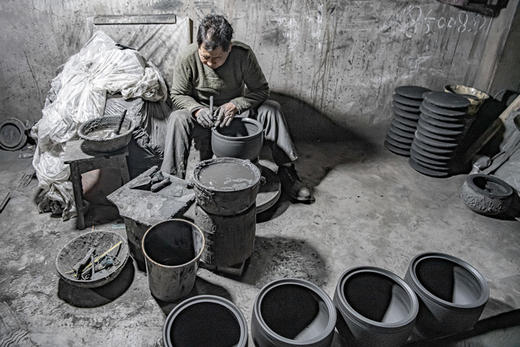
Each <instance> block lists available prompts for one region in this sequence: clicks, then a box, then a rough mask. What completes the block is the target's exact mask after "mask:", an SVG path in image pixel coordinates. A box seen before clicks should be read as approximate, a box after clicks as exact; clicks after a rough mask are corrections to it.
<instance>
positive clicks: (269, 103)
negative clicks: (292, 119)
mask: <svg viewBox="0 0 520 347" xmlns="http://www.w3.org/2000/svg"><path fill="white" fill-rule="evenodd" d="M262 109H263V110H265V111H266V112H273V113H280V112H281V110H282V106H281V105H280V103H279V102H278V101H275V100H272V99H267V100H266V101H264V103H263V104H262V105H260V107H259V108H258V111H259V112H260V111H261V110H262Z"/></svg>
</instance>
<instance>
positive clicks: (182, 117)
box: [168, 110, 191, 127]
mask: <svg viewBox="0 0 520 347" xmlns="http://www.w3.org/2000/svg"><path fill="white" fill-rule="evenodd" d="M190 117H191V114H190V111H188V110H176V111H173V112H172V113H170V116H169V117H168V125H170V126H179V125H180V126H183V127H186V126H188V125H189V124H190Z"/></svg>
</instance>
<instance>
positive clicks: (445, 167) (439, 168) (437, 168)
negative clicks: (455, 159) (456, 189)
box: [410, 153, 450, 171]
mask: <svg viewBox="0 0 520 347" xmlns="http://www.w3.org/2000/svg"><path fill="white" fill-rule="evenodd" d="M410 158H413V160H415V162H416V163H417V164H419V165H421V166H423V167H425V168H428V169H431V170H435V171H448V170H449V169H450V167H449V166H448V165H447V164H445V165H432V164H428V163H426V162H424V161H422V160H421V159H419V158H418V157H417V156H416V155H414V154H411V153H410Z"/></svg>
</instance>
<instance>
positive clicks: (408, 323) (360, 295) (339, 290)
mask: <svg viewBox="0 0 520 347" xmlns="http://www.w3.org/2000/svg"><path fill="white" fill-rule="evenodd" d="M334 304H335V306H336V308H337V309H338V312H339V313H340V315H339V316H338V323H337V325H336V327H337V329H338V332H339V333H340V335H341V336H342V337H343V338H345V340H346V341H347V343H348V346H400V345H402V344H403V343H404V342H405V341H406V340H407V339H408V337H409V336H410V335H411V333H412V329H413V327H414V323H415V319H416V317H417V313H418V311H419V302H418V300H417V297H416V295H415V293H414V292H413V290H412V289H411V288H410V286H409V285H407V284H406V283H405V282H404V281H403V280H402V279H401V278H399V277H398V276H397V275H396V274H394V273H392V272H390V271H387V270H384V269H380V268H376V267H371V266H363V267H356V268H352V269H349V270H347V271H345V272H344V273H343V274H342V275H341V277H340V279H339V281H338V284H337V286H336V291H335V292H334Z"/></svg>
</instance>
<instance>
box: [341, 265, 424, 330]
mask: <svg viewBox="0 0 520 347" xmlns="http://www.w3.org/2000/svg"><path fill="white" fill-rule="evenodd" d="M360 273H373V274H378V275H382V276H384V277H386V278H388V279H390V280H391V281H393V282H394V283H395V284H396V285H398V286H399V287H401V288H402V289H403V290H404V291H405V293H406V294H407V296H408V297H409V298H410V301H411V308H410V312H409V314H408V317H407V318H405V319H403V320H400V321H397V322H392V323H383V322H379V321H375V320H372V319H370V318H367V317H365V316H363V315H362V314H360V313H359V312H357V311H356V310H355V309H354V308H353V307H352V306H351V305H350V304H349V303H348V301H347V298H346V297H345V292H344V290H343V288H344V287H345V284H346V282H347V280H349V279H350V278H352V277H353V276H355V275H357V274H360ZM336 295H337V297H338V300H339V301H340V303H341V304H342V305H343V306H344V307H345V308H346V313H347V314H349V315H352V316H353V318H355V320H357V323H358V324H359V322H365V323H369V324H371V325H373V326H375V327H377V328H379V329H381V328H382V329H396V330H398V329H403V328H406V327H408V325H409V324H411V323H413V321H415V319H416V318H417V314H418V313H419V299H417V295H416V294H415V292H414V290H413V289H412V287H411V286H410V285H409V284H408V283H406V282H405V281H404V280H403V279H402V278H401V277H399V276H397V275H396V274H395V273H393V272H391V271H388V270H386V269H382V268H379V267H375V266H357V267H353V268H350V269H347V270H345V271H344V272H343V273H342V274H341V276H340V279H339V281H338V284H337V286H336ZM338 309H339V308H338ZM340 311H341V312H343V310H340Z"/></svg>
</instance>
